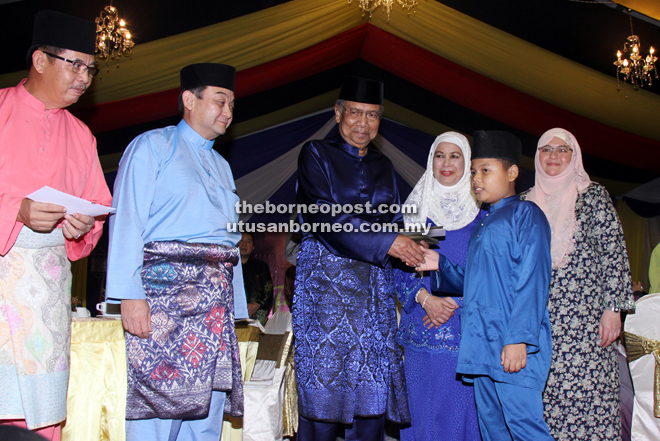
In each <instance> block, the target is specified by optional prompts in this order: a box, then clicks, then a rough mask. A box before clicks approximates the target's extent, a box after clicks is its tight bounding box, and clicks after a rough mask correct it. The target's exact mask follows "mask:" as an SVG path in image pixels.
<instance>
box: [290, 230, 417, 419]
mask: <svg viewBox="0 0 660 441" xmlns="http://www.w3.org/2000/svg"><path fill="white" fill-rule="evenodd" d="M394 295H395V294H394V292H393V285H392V269H391V266H390V265H389V264H388V265H387V266H386V267H384V268H381V267H378V266H375V265H371V264H368V263H364V262H360V261H357V260H353V259H347V258H344V257H339V256H336V255H334V254H332V253H331V252H330V251H329V250H328V249H327V248H325V246H323V245H322V244H321V243H319V242H318V241H317V240H316V239H314V238H313V237H311V236H307V237H305V238H304V240H303V242H302V244H301V246H300V251H299V253H298V267H297V270H296V292H295V295H294V297H293V318H294V321H293V331H294V335H295V337H296V339H295V345H296V352H295V363H296V382H297V385H298V396H299V402H298V403H299V404H298V411H299V413H300V415H302V416H303V417H305V418H308V419H312V420H323V421H328V422H339V423H344V424H350V423H351V422H352V421H353V418H354V417H355V416H362V417H366V416H379V415H383V414H385V415H386V417H387V418H388V419H390V420H392V421H395V422H400V423H405V422H408V421H410V413H409V410H408V402H407V395H406V387H405V380H404V371H403V362H402V354H401V347H400V346H399V345H398V344H397V343H396V341H395V332H396V325H397V324H396V309H395V304H394V303H395V302H394Z"/></svg>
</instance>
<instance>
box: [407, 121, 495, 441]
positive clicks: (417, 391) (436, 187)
mask: <svg viewBox="0 0 660 441" xmlns="http://www.w3.org/2000/svg"><path fill="white" fill-rule="evenodd" d="M406 204H412V205H415V206H417V213H416V214H413V215H404V219H405V222H406V225H407V226H409V225H411V224H420V223H423V224H427V223H431V224H433V225H437V226H442V227H444V228H445V229H447V230H448V231H447V236H446V239H445V240H444V241H443V242H442V243H441V245H440V250H439V251H440V252H441V253H442V254H444V255H445V256H447V257H448V258H449V260H451V261H452V262H455V263H458V264H460V265H465V259H466V256H467V244H468V240H469V238H470V235H471V233H472V230H473V229H474V228H475V227H476V225H477V223H478V221H479V220H481V218H482V217H484V216H485V212H484V211H482V210H480V208H479V202H477V200H476V198H475V196H474V194H473V193H472V191H471V185H470V144H469V143H468V140H467V139H466V138H465V136H463V135H461V134H460V133H456V132H446V133H443V134H442V135H440V136H438V137H437V138H436V140H435V142H434V143H433V145H432V146H431V150H430V151H429V157H428V161H427V165H426V172H425V173H424V175H423V176H422V177H421V179H420V180H419V182H417V185H415V188H414V189H413V191H412V192H411V193H410V196H408V199H407V200H406ZM415 276H416V274H415V273H410V272H408V273H406V272H404V271H398V270H397V271H395V286H396V287H397V293H398V296H399V301H400V302H401V305H402V308H403V309H402V311H401V324H400V326H399V332H398V334H397V337H398V340H399V343H401V344H402V345H403V346H404V347H405V359H404V367H405V371H406V383H407V385H408V401H409V403H410V413H411V416H412V423H411V426H410V427H407V428H405V429H403V430H401V440H402V441H409V440H417V441H423V440H431V439H432V440H441V441H444V440H465V441H468V440H469V441H472V440H476V439H480V437H479V427H478V423H477V417H476V408H475V404H474V393H473V389H472V387H471V386H467V385H465V384H463V383H462V382H461V381H460V380H457V379H456V363H457V360H458V347H459V342H460V339H459V335H460V327H459V321H458V320H459V315H460V313H459V311H460V305H462V303H463V302H462V299H461V298H451V297H436V296H433V295H430V294H429V293H430V292H431V291H430V282H429V277H428V276H427V277H423V278H419V277H415Z"/></svg>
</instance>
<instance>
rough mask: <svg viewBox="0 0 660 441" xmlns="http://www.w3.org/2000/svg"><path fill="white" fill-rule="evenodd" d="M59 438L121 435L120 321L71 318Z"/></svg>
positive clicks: (82, 440) (103, 440) (88, 440)
mask: <svg viewBox="0 0 660 441" xmlns="http://www.w3.org/2000/svg"><path fill="white" fill-rule="evenodd" d="M66 415H67V418H66V421H64V423H62V438H61V439H62V441H97V440H100V441H107V440H112V441H124V440H125V439H126V426H125V416H126V345H125V342H124V328H123V327H122V323H121V320H117V319H106V318H73V319H72V323H71V363H70V374H69V390H68V394H67V403H66Z"/></svg>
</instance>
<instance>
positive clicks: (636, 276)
mask: <svg viewBox="0 0 660 441" xmlns="http://www.w3.org/2000/svg"><path fill="white" fill-rule="evenodd" d="M616 211H617V212H618V213H619V219H621V226H622V227H623V235H624V236H625V238H626V248H627V249H628V260H629V261H630V272H631V274H632V279H633V281H638V280H642V279H646V277H644V273H645V272H646V271H648V269H647V268H644V238H645V231H646V221H645V219H644V218H643V217H641V216H638V215H637V214H635V212H634V211H632V210H631V209H630V207H629V206H628V205H627V204H626V203H625V202H624V201H623V200H619V201H617V204H616ZM631 288H632V287H631Z"/></svg>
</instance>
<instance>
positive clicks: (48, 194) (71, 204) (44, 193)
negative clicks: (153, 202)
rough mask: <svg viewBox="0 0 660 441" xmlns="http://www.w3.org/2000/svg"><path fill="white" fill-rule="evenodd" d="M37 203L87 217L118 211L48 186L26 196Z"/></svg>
mask: <svg viewBox="0 0 660 441" xmlns="http://www.w3.org/2000/svg"><path fill="white" fill-rule="evenodd" d="M26 197H27V198H28V199H32V200H33V201H35V202H45V203H49V204H57V205H62V206H64V207H65V208H66V212H67V214H74V213H80V214H84V215H87V216H92V217H96V216H102V215H104V214H108V213H114V212H115V211H117V209H115V208H111V207H106V206H105V205H98V204H93V203H91V202H89V201H86V200H84V199H80V198H78V197H76V196H71V195H70V194H67V193H64V192H61V191H59V190H55V189H54V188H50V187H48V186H43V187H41V188H40V189H39V190H37V191H35V192H33V193H31V194H29V195H27V196H26Z"/></svg>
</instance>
